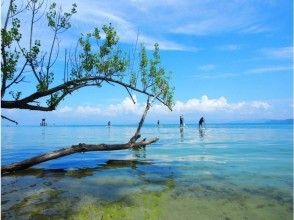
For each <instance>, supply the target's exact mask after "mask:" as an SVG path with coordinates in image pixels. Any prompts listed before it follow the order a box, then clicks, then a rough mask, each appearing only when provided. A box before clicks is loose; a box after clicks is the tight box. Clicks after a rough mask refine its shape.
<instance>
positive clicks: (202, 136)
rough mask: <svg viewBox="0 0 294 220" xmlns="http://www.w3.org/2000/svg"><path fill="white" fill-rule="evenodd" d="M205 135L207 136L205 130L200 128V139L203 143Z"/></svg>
mask: <svg viewBox="0 0 294 220" xmlns="http://www.w3.org/2000/svg"><path fill="white" fill-rule="evenodd" d="M204 135H205V130H204V129H201V128H199V138H200V140H201V141H203V140H204Z"/></svg>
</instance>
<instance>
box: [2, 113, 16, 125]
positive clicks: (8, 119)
mask: <svg viewBox="0 0 294 220" xmlns="http://www.w3.org/2000/svg"><path fill="white" fill-rule="evenodd" d="M1 118H3V119H6V120H7V121H10V122H13V123H15V124H16V125H18V122H17V121H14V120H12V119H10V118H8V117H6V116H4V115H1Z"/></svg>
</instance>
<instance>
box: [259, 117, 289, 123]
mask: <svg viewBox="0 0 294 220" xmlns="http://www.w3.org/2000/svg"><path fill="white" fill-rule="evenodd" d="M293 121H294V119H293V118H289V119H283V120H267V121H265V122H264V123H275V124H293Z"/></svg>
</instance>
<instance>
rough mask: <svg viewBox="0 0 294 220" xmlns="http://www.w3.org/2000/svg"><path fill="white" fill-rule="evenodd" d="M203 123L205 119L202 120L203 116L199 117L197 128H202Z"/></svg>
mask: <svg viewBox="0 0 294 220" xmlns="http://www.w3.org/2000/svg"><path fill="white" fill-rule="evenodd" d="M204 125H205V120H204V118H203V117H201V118H200V120H199V123H198V126H199V129H200V128H201V129H202V128H204Z"/></svg>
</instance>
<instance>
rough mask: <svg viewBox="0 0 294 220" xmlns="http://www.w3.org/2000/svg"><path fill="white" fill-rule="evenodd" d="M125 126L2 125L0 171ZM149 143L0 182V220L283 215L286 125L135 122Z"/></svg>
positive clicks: (289, 130)
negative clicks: (182, 125) (198, 125)
mask: <svg viewBox="0 0 294 220" xmlns="http://www.w3.org/2000/svg"><path fill="white" fill-rule="evenodd" d="M135 129H136V127H135V126H113V127H111V128H107V127H105V126H60V127H45V128H44V127H33V126H30V127H29V126H27V127H25V126H23V127H21V126H19V127H2V135H1V136H2V138H1V146H2V147H1V148H2V158H1V159H2V165H3V164H9V163H13V162H16V161H20V160H23V159H27V158H29V157H32V156H36V155H38V154H40V153H45V152H48V151H52V150H57V149H59V148H63V147H69V146H71V145H73V144H78V143H89V144H95V143H124V142H127V141H128V140H129V138H130V137H131V136H132V135H133V133H134V131H135ZM141 133H142V137H147V138H151V137H154V136H157V137H159V138H160V140H159V141H158V142H156V143H155V144H152V145H150V146H147V147H146V148H145V149H140V150H122V151H112V152H88V153H80V154H75V155H70V156H67V157H64V158H60V159H57V160H52V161H48V162H45V163H43V164H40V165H37V166H35V167H34V168H32V169H29V170H27V171H21V172H17V173H14V174H11V175H6V176H2V183H1V185H2V192H1V193H2V201H1V202H2V206H1V207H2V219H226V220H229V219H293V214H292V213H293V197H292V194H293V191H292V187H293V127H292V124H210V125H208V126H207V129H206V130H204V131H203V132H199V130H198V129H197V128H196V127H195V126H192V125H191V126H188V127H187V128H184V129H183V130H182V131H181V130H180V128H178V127H177V126H175V125H174V126H173V125H166V126H164V125H163V126H162V127H160V128H157V127H154V126H145V127H144V128H143V129H142V132H141Z"/></svg>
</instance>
